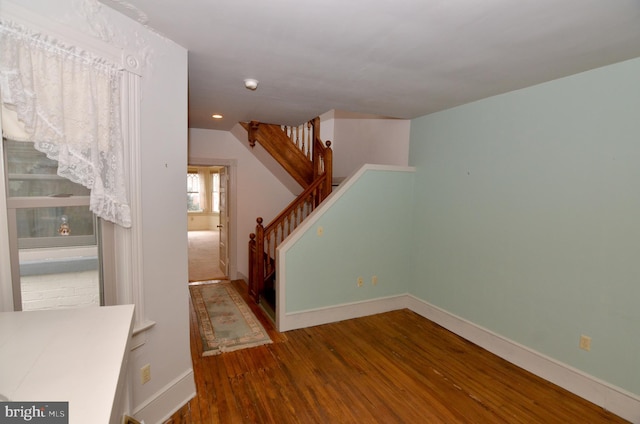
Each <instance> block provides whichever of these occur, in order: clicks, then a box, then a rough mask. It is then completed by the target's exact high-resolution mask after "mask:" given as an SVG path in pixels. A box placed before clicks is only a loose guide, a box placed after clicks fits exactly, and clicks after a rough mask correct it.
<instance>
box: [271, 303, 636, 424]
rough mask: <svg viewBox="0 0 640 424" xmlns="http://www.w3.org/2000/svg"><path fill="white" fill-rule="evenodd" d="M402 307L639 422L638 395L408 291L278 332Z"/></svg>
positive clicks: (294, 318) (301, 318)
mask: <svg viewBox="0 0 640 424" xmlns="http://www.w3.org/2000/svg"><path fill="white" fill-rule="evenodd" d="M404 308H407V309H409V310H411V311H413V312H415V313H417V314H418V315H420V316H422V317H424V318H427V319H428V320H430V321H433V322H435V323H436V324H438V325H440V326H442V327H444V328H446V329H447V330H449V331H451V332H453V333H455V334H457V335H459V336H460V337H463V338H464V339H466V340H469V341H470V342H472V343H474V344H476V345H478V346H480V347H481V348H483V349H486V350H487V351H489V352H491V353H493V354H495V355H497V356H499V357H500V358H502V359H505V360H507V361H509V362H511V363H512V364H514V365H517V366H519V367H521V368H523V369H525V370H527V371H529V372H531V373H533V374H535V375H537V376H539V377H541V378H543V379H545V380H547V381H550V382H551V383H554V384H556V385H558V386H560V387H562V388H564V389H565V390H568V391H569V392H571V393H574V394H576V395H577V396H580V397H582V398H583V399H586V400H588V401H590V402H592V403H594V404H596V405H598V406H600V407H602V408H604V409H606V410H608V411H611V412H613V413H614V414H616V415H619V416H620V417H622V418H624V419H626V420H629V421H631V422H633V423H640V396H638V395H635V394H633V393H630V392H627V391H625V390H623V389H621V388H619V387H616V386H613V385H611V384H609V383H607V382H605V381H602V380H600V379H598V378H595V377H593V376H591V375H588V374H586V373H584V372H582V371H580V370H578V369H575V368H573V367H571V366H569V365H567V364H564V363H562V362H559V361H557V360H555V359H553V358H550V357H548V356H546V355H544V354H542V353H540V352H536V351H535V350H533V349H530V348H528V347H526V346H523V345H521V344H519V343H517V342H515V341H513V340H509V339H507V338H505V337H503V336H500V335H499V334H496V333H494V332H492V331H490V330H487V329H486V328H483V327H480V326H479V325H477V324H474V323H472V322H470V321H467V320H465V319H463V318H460V317H458V316H456V315H454V314H452V313H450V312H447V311H445V310H443V309H441V308H438V307H437V306H434V305H432V304H430V303H429V302H426V301H424V300H421V299H418V298H417V297H415V296H413V295H410V294H404V295H398V296H392V297H387V298H381V299H373V300H369V301H363V302H353V303H345V304H342V305H336V306H330V307H326V308H317V309H312V310H307V311H300V312H293V313H286V314H282V315H281V316H280V318H281V319H280V322H279V327H278V330H279V331H288V330H293V329H297V328H305V327H312V326H315V325H321V324H327V323H331V322H337V321H343V320H347V319H352V318H359V317H363V316H367V315H373V314H378V313H382V312H388V311H392V310H398V309H404Z"/></svg>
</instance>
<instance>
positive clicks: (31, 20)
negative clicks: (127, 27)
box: [0, 0, 126, 68]
mask: <svg viewBox="0 0 640 424" xmlns="http://www.w3.org/2000/svg"><path fill="white" fill-rule="evenodd" d="M0 6H1V7H0V12H1V13H0V15H2V17H3V18H6V19H9V20H11V21H12V22H15V23H17V24H20V25H24V26H25V27H28V28H31V29H32V30H33V31H35V32H41V33H45V34H47V35H48V36H50V37H54V38H55V39H56V40H58V41H61V42H64V43H68V44H70V45H73V46H77V47H80V48H81V49H83V50H86V51H90V52H92V53H94V54H97V55H100V56H101V57H103V58H104V59H108V60H109V61H111V62H112V63H113V64H119V63H123V62H122V60H123V58H124V56H123V52H122V49H121V48H119V47H116V46H114V45H111V44H109V43H106V42H104V41H102V40H99V39H97V38H93V37H87V35H86V34H84V33H82V32H80V31H78V30H76V29H74V28H72V27H70V26H68V25H63V24H62V23H59V22H56V21H54V20H52V19H49V18H48V17H47V16H43V15H40V14H37V13H34V12H33V11H31V10H28V9H25V8H23V7H21V6H20V5H18V4H16V3H12V2H11V1H10V0H3V1H2V2H1V3H0ZM125 63H126V62H125ZM123 68H124V67H123Z"/></svg>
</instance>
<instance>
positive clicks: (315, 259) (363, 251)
mask: <svg viewBox="0 0 640 424" xmlns="http://www.w3.org/2000/svg"><path fill="white" fill-rule="evenodd" d="M413 178H414V174H413V172H401V171H378V170H368V171H366V172H365V173H364V174H363V175H362V177H361V178H360V179H358V181H356V182H355V183H354V184H353V185H352V186H351V187H349V188H348V190H347V192H346V193H344V194H343V195H342V196H341V197H340V198H339V199H338V200H337V201H336V203H335V204H334V205H333V207H332V208H331V209H329V210H328V211H327V212H326V213H324V214H323V215H322V216H321V217H320V218H319V220H318V221H317V222H316V223H314V225H313V228H311V229H310V230H309V231H307V232H306V233H305V234H304V235H303V236H302V237H301V238H300V239H299V240H298V241H297V242H296V244H295V245H294V246H292V247H291V249H290V250H289V251H288V252H287V256H286V284H287V287H286V312H297V311H304V310H309V309H315V308H321V307H327V306H332V305H340V304H345V303H350V302H357V301H362V300H368V299H375V298H379V297H385V296H391V295H395V294H402V293H406V292H407V289H408V284H409V279H410V276H411V261H410V255H411V249H412V235H411V234H412V225H411V223H412V208H411V207H410V205H411V203H412V198H413ZM318 227H322V228H323V231H324V233H323V235H322V236H318V234H317V228H318ZM374 275H376V276H377V277H378V284H377V285H376V286H373V285H372V284H371V278H372V276H374ZM359 276H361V277H363V280H364V285H363V287H357V284H356V281H357V278H358V277H359Z"/></svg>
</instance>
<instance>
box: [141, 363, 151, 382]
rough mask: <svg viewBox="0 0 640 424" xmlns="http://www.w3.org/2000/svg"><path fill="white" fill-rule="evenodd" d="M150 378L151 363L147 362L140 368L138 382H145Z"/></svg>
mask: <svg viewBox="0 0 640 424" xmlns="http://www.w3.org/2000/svg"><path fill="white" fill-rule="evenodd" d="M150 380H151V364H147V365H145V366H144V367H142V368H140V382H141V383H142V384H147V383H148V382H149V381H150Z"/></svg>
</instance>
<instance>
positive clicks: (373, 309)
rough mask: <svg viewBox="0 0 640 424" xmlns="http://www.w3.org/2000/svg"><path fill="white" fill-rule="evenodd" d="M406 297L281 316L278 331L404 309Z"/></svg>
mask: <svg viewBox="0 0 640 424" xmlns="http://www.w3.org/2000/svg"><path fill="white" fill-rule="evenodd" d="M405 304H406V295H404V294H403V295H398V296H390V297H383V298H379V299H372V300H364V301H361V302H351V303H344V304H342V305H337V306H330V307H328V308H318V309H309V310H306V311H300V312H290V313H286V314H283V315H282V316H281V317H280V319H279V320H278V331H289V330H295V329H297V328H307V327H313V326H315V325H322V324H328V323H330V322H338V321H344V320H346V319H352V318H360V317H364V316H367V315H374V314H380V313H383V312H389V311H394V310H397V309H403V308H406V306H405Z"/></svg>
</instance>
